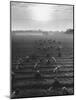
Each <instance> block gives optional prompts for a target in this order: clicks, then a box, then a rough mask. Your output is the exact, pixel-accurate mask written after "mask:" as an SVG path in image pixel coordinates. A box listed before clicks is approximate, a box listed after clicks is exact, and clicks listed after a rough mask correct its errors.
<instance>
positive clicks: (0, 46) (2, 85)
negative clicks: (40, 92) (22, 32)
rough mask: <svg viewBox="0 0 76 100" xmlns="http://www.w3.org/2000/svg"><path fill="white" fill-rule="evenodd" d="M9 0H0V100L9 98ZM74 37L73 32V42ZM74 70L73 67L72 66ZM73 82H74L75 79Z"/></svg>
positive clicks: (71, 1) (56, 0)
mask: <svg viewBox="0 0 76 100" xmlns="http://www.w3.org/2000/svg"><path fill="white" fill-rule="evenodd" d="M9 1H10V0H0V100H8V99H9V86H10V82H9V81H10V2H9ZM12 1H21V0H12ZM22 1H27V2H43V3H59V4H72V5H75V6H76V3H75V0H22ZM75 9H76V7H75ZM75 12H76V10H75ZM75 14H76V13H75ZM74 17H75V15H74ZM74 22H75V20H74ZM75 27H76V26H75ZM75 27H74V29H75ZM75 37H76V35H75V33H74V42H76V40H75ZM74 51H76V46H75V48H74ZM74 57H76V53H74ZM75 65H76V59H75ZM74 70H75V71H76V68H75V67H74ZM75 71H74V76H75V73H76V72H75ZM75 80H76V77H75ZM75 84H76V81H75ZM75 88H76V86H75ZM75 90H76V89H75ZM75 94H76V93H75ZM75 98H76V95H74V96H57V97H56V96H54V97H43V98H42V97H40V98H27V99H31V100H38V99H39V100H47V99H48V100H50V99H51V100H64V99H65V100H67V99H69V100H72V99H73V100H75ZM24 99H25V98H24ZM19 100H21V99H19Z"/></svg>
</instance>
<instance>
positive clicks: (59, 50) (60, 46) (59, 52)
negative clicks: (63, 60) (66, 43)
mask: <svg viewBox="0 0 76 100" xmlns="http://www.w3.org/2000/svg"><path fill="white" fill-rule="evenodd" d="M61 49H62V45H61V42H59V44H58V46H57V51H58V57H61V56H62V53H61Z"/></svg>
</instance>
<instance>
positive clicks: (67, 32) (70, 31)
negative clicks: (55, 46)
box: [65, 29, 74, 34]
mask: <svg viewBox="0 0 76 100" xmlns="http://www.w3.org/2000/svg"><path fill="white" fill-rule="evenodd" d="M73 32H74V29H67V30H66V32H65V33H66V34H73Z"/></svg>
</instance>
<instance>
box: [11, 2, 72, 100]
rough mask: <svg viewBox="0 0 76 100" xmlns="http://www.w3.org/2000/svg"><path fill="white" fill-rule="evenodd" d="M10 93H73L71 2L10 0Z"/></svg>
mask: <svg viewBox="0 0 76 100" xmlns="http://www.w3.org/2000/svg"><path fill="white" fill-rule="evenodd" d="M10 49H11V50H10V51H11V59H10V62H11V66H10V76H11V77H10V96H11V98H12V99H16V98H32V97H52V96H68V95H74V5H71V4H55V3H37V2H21V1H11V2H10Z"/></svg>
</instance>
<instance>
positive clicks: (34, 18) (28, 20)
mask: <svg viewBox="0 0 76 100" xmlns="http://www.w3.org/2000/svg"><path fill="white" fill-rule="evenodd" d="M68 28H73V6H67V5H51V4H50V5H48V4H36V3H19V2H12V3H11V29H12V30H38V29H40V30H48V31H51V30H53V31H65V30H66V29H68Z"/></svg>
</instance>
